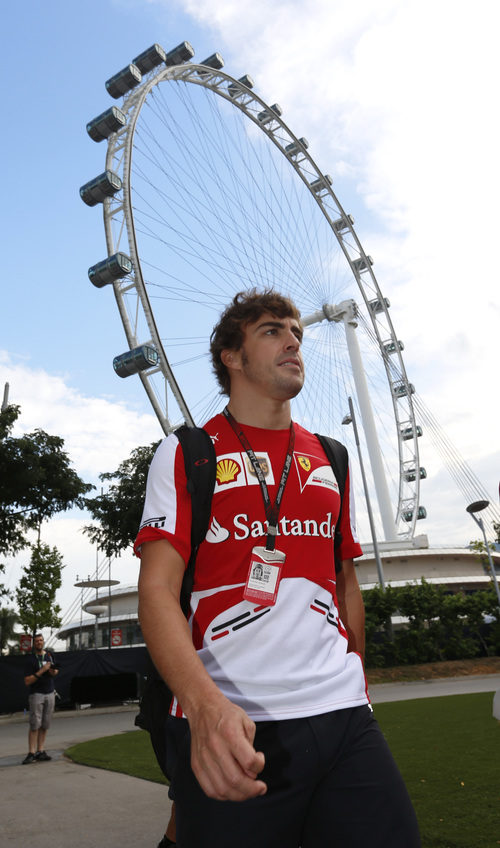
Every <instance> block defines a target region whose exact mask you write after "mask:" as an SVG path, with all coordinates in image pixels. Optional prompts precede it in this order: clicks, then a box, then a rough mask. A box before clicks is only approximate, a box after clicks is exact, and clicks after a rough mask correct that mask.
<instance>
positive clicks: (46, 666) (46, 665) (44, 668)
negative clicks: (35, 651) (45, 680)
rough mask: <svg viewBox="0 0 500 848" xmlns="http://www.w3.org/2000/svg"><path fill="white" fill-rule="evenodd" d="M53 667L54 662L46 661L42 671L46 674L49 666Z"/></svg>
mask: <svg viewBox="0 0 500 848" xmlns="http://www.w3.org/2000/svg"><path fill="white" fill-rule="evenodd" d="M51 667H52V663H51V662H46V663H44V664H43V665H42V666H41V668H40V671H43V673H44V674H45V672H46V671H48V670H49V668H51Z"/></svg>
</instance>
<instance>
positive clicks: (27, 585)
mask: <svg viewBox="0 0 500 848" xmlns="http://www.w3.org/2000/svg"><path fill="white" fill-rule="evenodd" d="M63 568H64V566H63V561H62V556H61V554H60V553H59V551H58V550H57V548H50V547H49V546H48V545H45V544H43V543H42V542H40V541H38V542H36V544H34V545H32V548H31V560H30V563H29V565H28V566H26V567H25V568H24V569H23V576H22V577H21V580H20V581H19V586H18V587H17V589H16V600H17V605H18V607H19V621H20V622H21V624H22V625H23V627H24V628H25V630H26V631H27V632H28V633H31V634H32V636H34V635H35V633H36V632H37V631H38V630H40V629H41V628H42V627H59V625H60V624H61V619H60V617H59V613H60V612H61V608H60V606H59V605H58V604H56V603H54V601H55V597H56V592H57V590H58V589H59V588H60V586H61V583H62V577H61V571H62V569H63Z"/></svg>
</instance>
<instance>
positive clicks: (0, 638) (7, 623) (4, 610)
mask: <svg viewBox="0 0 500 848" xmlns="http://www.w3.org/2000/svg"><path fill="white" fill-rule="evenodd" d="M18 619H19V616H18V615H17V612H16V611H15V610H13V609H9V607H1V608H0V654H1V653H2V652H3V651H4V649H5V648H6V647H7V644H8V641H9V639H12V638H13V636H14V628H15V626H16V623H17V621H18Z"/></svg>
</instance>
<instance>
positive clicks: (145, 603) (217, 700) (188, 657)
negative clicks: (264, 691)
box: [139, 539, 267, 801]
mask: <svg viewBox="0 0 500 848" xmlns="http://www.w3.org/2000/svg"><path fill="white" fill-rule="evenodd" d="M183 575H184V562H183V560H182V557H181V556H180V554H178V553H177V551H176V550H175V548H174V547H173V546H172V545H171V544H170V542H168V541H167V540H166V539H162V540H158V541H151V542H145V543H144V544H143V545H142V554H141V572H140V577H139V619H140V623H141V629H142V633H143V635H144V639H145V641H146V644H147V646H148V650H149V653H150V655H151V658H152V660H153V662H154V664H155V666H156V668H157V669H158V672H159V673H160V674H161V676H162V677H163V678H164V680H165V681H166V682H167V683H168V685H169V687H170V688H171V689H172V691H173V692H174V693H175V696H176V698H177V700H178V701H179V704H180V705H181V707H182V710H183V712H184V713H185V715H186V716H187V719H188V721H189V726H190V729H191V765H192V768H193V771H194V773H195V775H196V777H197V779H198V782H199V783H200V786H201V787H202V789H203V791H204V792H205V793H206V795H208V796H209V797H210V798H215V799H216V800H219V801H223V800H230V801H243V800H246V799H247V798H253V797H255V796H257V795H263V794H264V793H265V792H266V788H267V787H266V784H265V783H263V782H262V781H261V780H257V775H258V774H259V772H261V771H262V769H263V768H264V755H263V754H262V753H258V752H256V751H255V749H254V747H253V740H254V736H255V724H254V722H253V721H252V720H251V719H250V718H249V717H248V716H247V714H246V713H245V712H244V710H242V709H240V707H237V706H236V705H235V704H232V703H231V701H229V700H228V699H227V698H226V697H225V696H224V695H223V694H222V693H221V691H220V690H219V689H218V687H217V686H216V684H215V683H214V682H213V680H212V679H211V677H210V676H209V674H208V673H207V672H206V670H205V668H204V666H203V663H202V662H201V660H200V659H199V657H198V655H197V653H196V650H195V648H194V646H193V642H192V639H191V632H190V630H189V627H188V624H187V621H186V618H185V616H184V615H183V613H182V610H181V608H180V604H179V595H180V588H181V584H182V578H183Z"/></svg>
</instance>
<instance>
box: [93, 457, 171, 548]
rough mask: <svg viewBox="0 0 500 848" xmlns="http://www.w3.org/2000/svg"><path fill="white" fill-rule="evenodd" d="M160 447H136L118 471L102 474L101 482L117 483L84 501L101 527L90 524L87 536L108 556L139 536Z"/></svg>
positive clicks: (128, 544) (128, 545) (127, 545)
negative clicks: (153, 463)
mask: <svg viewBox="0 0 500 848" xmlns="http://www.w3.org/2000/svg"><path fill="white" fill-rule="evenodd" d="M158 444H159V442H154V443H153V444H152V445H148V446H146V447H140V448H135V450H133V451H132V453H131V454H130V456H129V458H128V459H126V460H124V462H122V463H121V464H120V465H119V467H118V469H117V470H116V471H111V472H106V473H105V474H100V475H99V476H100V479H101V480H103V481H107V480H113V481H116V482H113V483H111V485H110V487H109V489H108V491H107V493H106V494H101V495H99V496H98V497H96V498H86V499H85V503H86V506H87V509H88V510H89V512H90V513H91V515H92V517H93V518H94V519H95V520H96V521H98V522H99V525H98V526H96V525H94V524H90V525H87V526H86V527H84V533H86V534H87V535H88V536H89V537H90V540H91V541H92V542H93V543H94V544H97V545H98V546H99V548H101V549H102V550H103V551H104V552H105V554H106V556H108V557H111V556H117V555H118V554H120V553H121V552H122V551H123V550H125V549H126V548H129V547H130V545H132V544H133V541H134V539H135V537H136V536H137V532H138V530H139V524H140V521H141V516H142V509H143V506H144V496H145V493H146V479H147V476H148V470H149V466H150V464H151V460H152V458H153V454H154V452H155V450H156V448H157V447H158Z"/></svg>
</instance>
